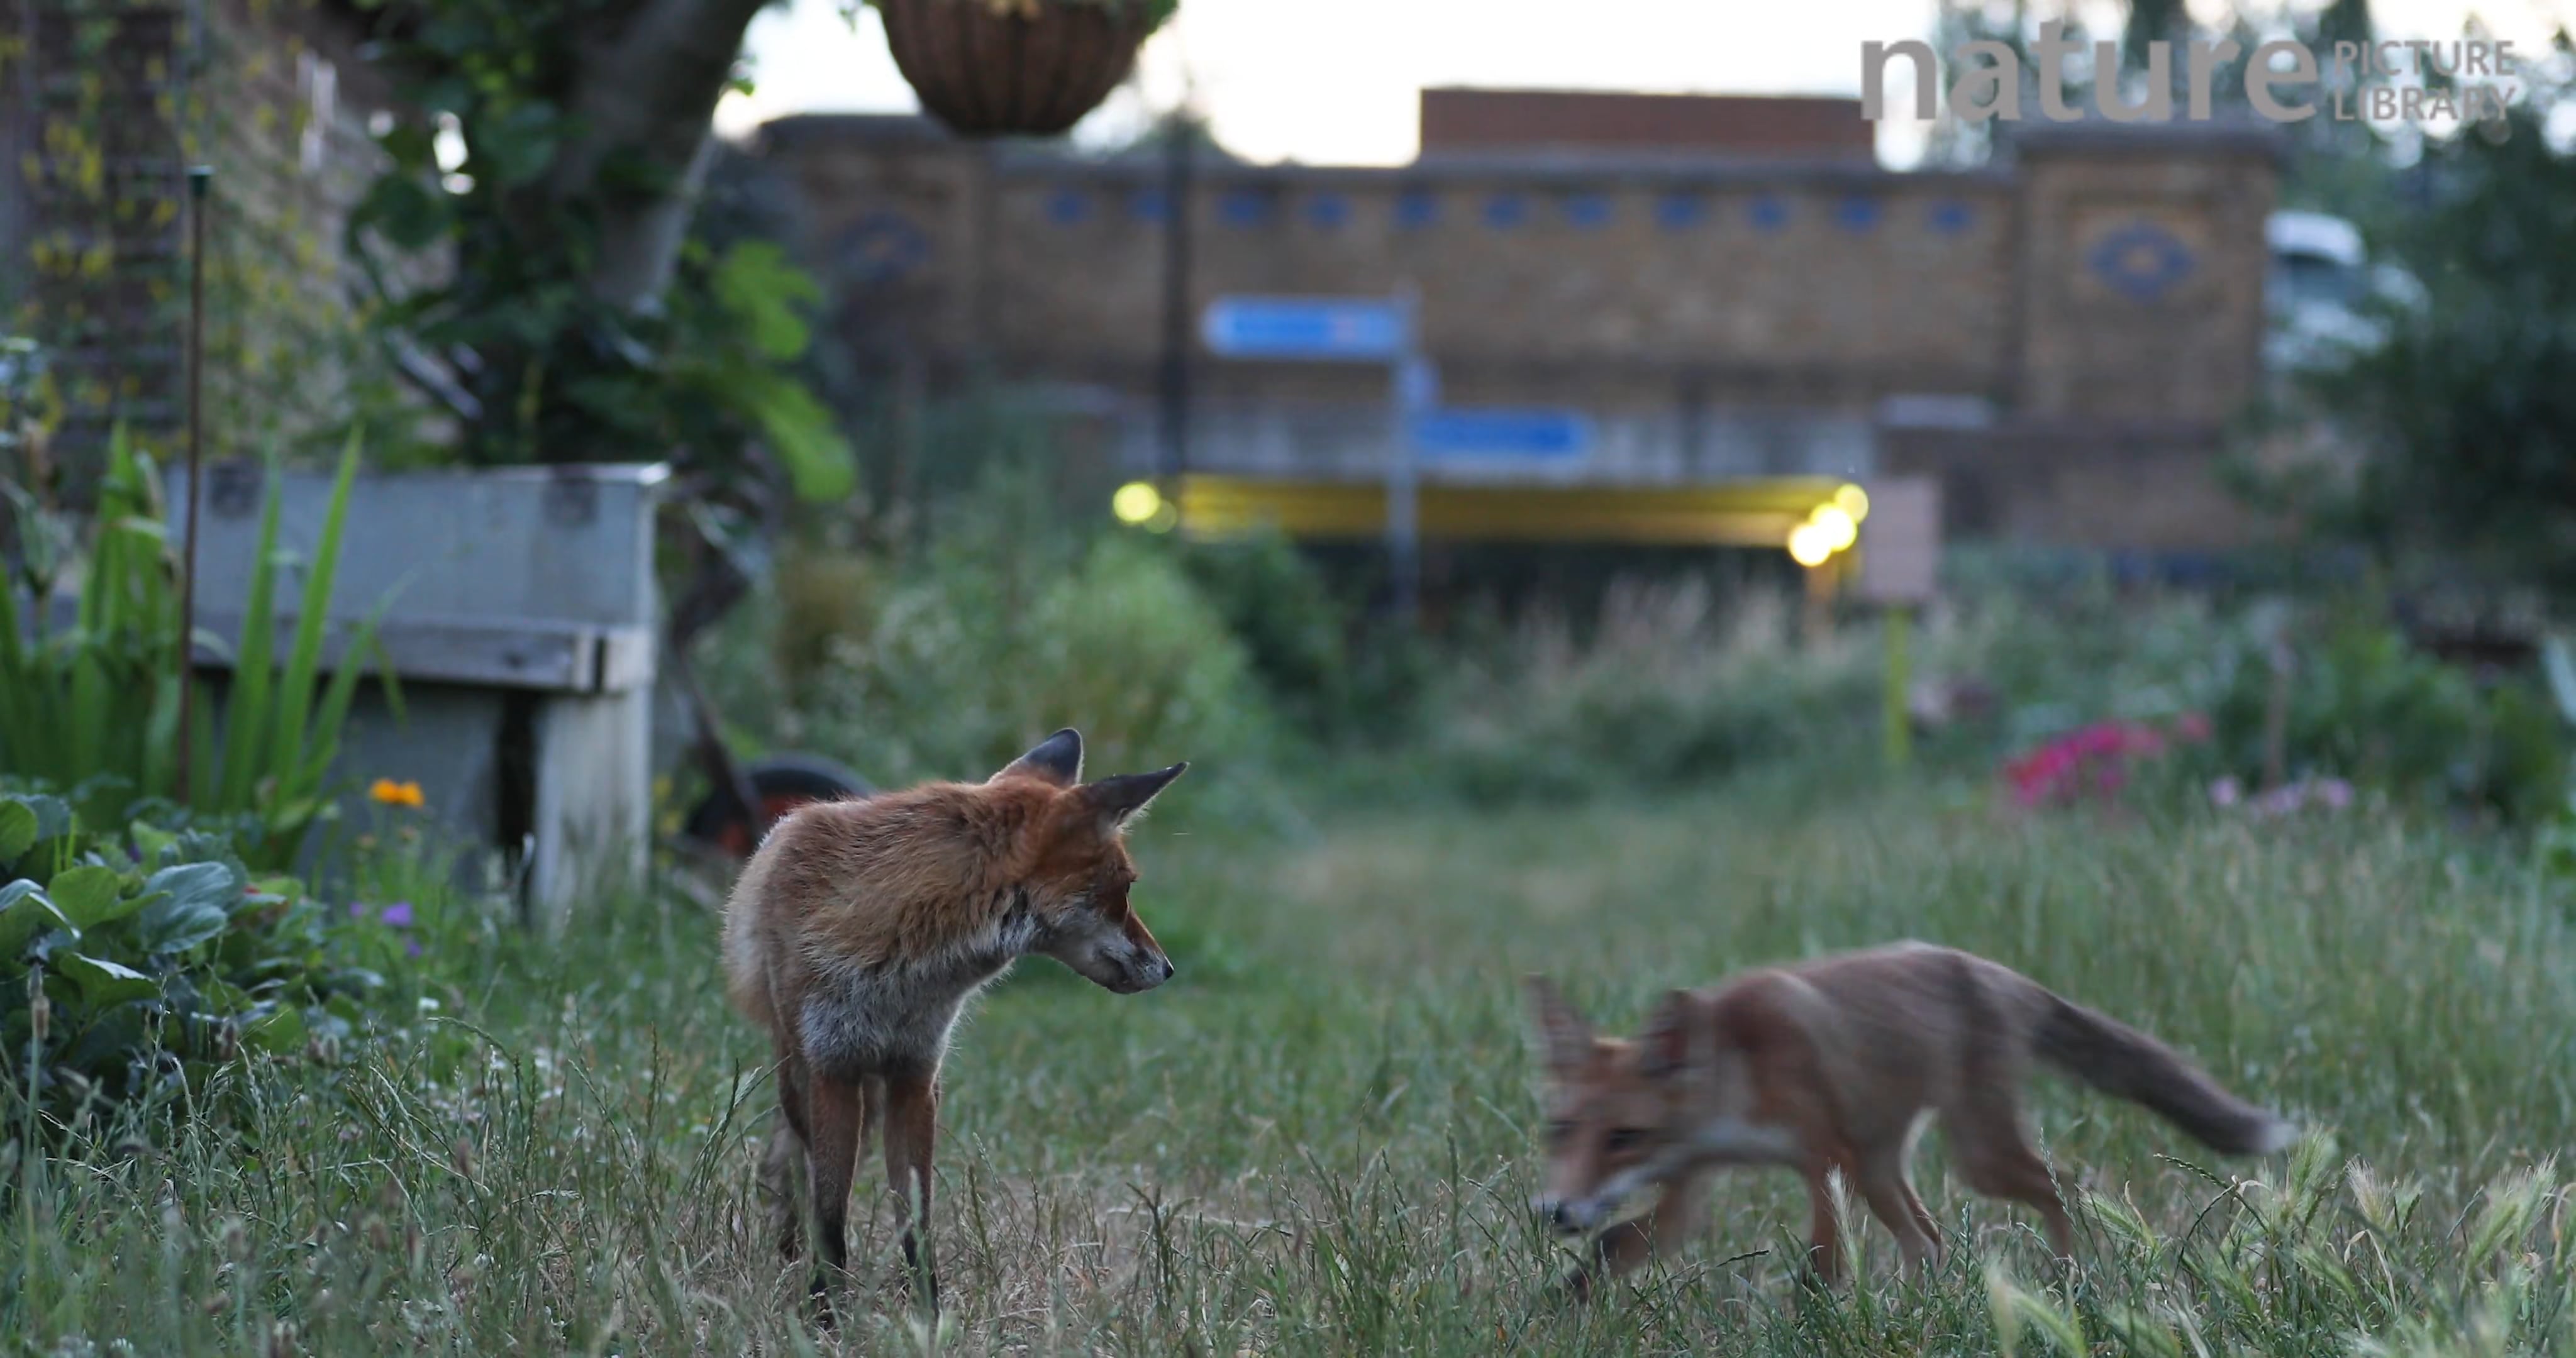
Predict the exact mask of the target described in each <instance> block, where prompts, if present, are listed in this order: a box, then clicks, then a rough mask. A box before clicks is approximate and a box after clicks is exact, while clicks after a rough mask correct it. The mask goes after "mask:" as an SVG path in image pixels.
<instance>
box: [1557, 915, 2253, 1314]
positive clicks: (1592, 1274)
mask: <svg viewBox="0 0 2576 1358" xmlns="http://www.w3.org/2000/svg"><path fill="white" fill-rule="evenodd" d="M1524 986H1525V989H1526V991H1527V996H1528V1000H1529V1003H1530V1007H1531V1010H1532V1017H1533V1019H1534V1020H1535V1024H1536V1036H1537V1044H1536V1045H1537V1048H1538V1053H1539V1056H1540V1059H1541V1061H1542V1063H1543V1064H1544V1066H1545V1067H1546V1072H1547V1086H1548V1090H1547V1102H1548V1107H1549V1114H1548V1116H1549V1130H1548V1151H1547V1153H1548V1160H1547V1171H1546V1183H1545V1186H1544V1191H1543V1192H1542V1193H1541V1195H1540V1197H1539V1199H1538V1202H1537V1203H1536V1204H1535V1205H1536V1206H1537V1208H1538V1210H1539V1211H1540V1213H1541V1215H1542V1216H1543V1217H1544V1218H1546V1220H1547V1222H1548V1224H1549V1225H1550V1226H1551V1227H1553V1228H1554V1229H1555V1230H1557V1231H1559V1232H1561V1233H1564V1234H1567V1235H1584V1234H1590V1233H1593V1232H1596V1231H1597V1232H1599V1234H1598V1236H1597V1237H1596V1238H1595V1240H1594V1241H1593V1244H1592V1247H1591V1248H1590V1249H1589V1250H1588V1251H1587V1257H1586V1259H1585V1261H1584V1263H1583V1264H1582V1265H1581V1266H1580V1267H1578V1268H1577V1269H1576V1270H1575V1271H1574V1272H1573V1273H1572V1274H1571V1275H1569V1276H1568V1278H1567V1279H1566V1285H1567V1286H1568V1287H1569V1288H1570V1289H1571V1290H1572V1292H1573V1293H1574V1295H1575V1296H1576V1297H1577V1298H1583V1297H1588V1296H1589V1295H1591V1293H1592V1292H1593V1290H1594V1289H1595V1288H1596V1287H1597V1286H1598V1285H1599V1283H1600V1281H1601V1280H1602V1279H1603V1278H1606V1277H1610V1276H1615V1275H1617V1274H1619V1273H1621V1272H1624V1271H1626V1270H1628V1269H1631V1268H1634V1267H1636V1266H1637V1265H1638V1264H1640V1263H1643V1262H1645V1260H1646V1259H1648V1258H1649V1257H1651V1256H1652V1255H1653V1254H1654V1253H1655V1252H1656V1251H1658V1250H1661V1249H1669V1248H1672V1247H1674V1246H1676V1245H1678V1244H1681V1243H1683V1242H1685V1241H1687V1239H1688V1238H1689V1237H1690V1236H1691V1235H1692V1234H1693V1233H1694V1232H1695V1231H1696V1230H1697V1228H1698V1222H1699V1220H1700V1216H1699V1214H1700V1212H1701V1211H1702V1206H1703V1205H1702V1203H1701V1202H1700V1201H1699V1200H1700V1198H1701V1197H1702V1196H1703V1194H1704V1190H1705V1187H1706V1183H1707V1177H1708V1175H1709V1173H1710V1172H1711V1171H1713V1170H1715V1169H1718V1168H1721V1167H1723V1166H1727V1165H1747V1164H1752V1165H1778V1166H1783V1167H1786V1168H1791V1169H1795V1170H1796V1171H1798V1173H1799V1174H1800V1175H1801V1176H1803V1177H1804V1178H1805V1180H1806V1183H1807V1192H1808V1196H1809V1198H1810V1205H1811V1209H1812V1210H1811V1235H1810V1248H1809V1253H1808V1265H1809V1267H1810V1268H1811V1269H1812V1270H1813V1271H1814V1274H1815V1275H1816V1276H1817V1277H1818V1278H1819V1279H1820V1280H1822V1281H1825V1282H1828V1283H1830V1282H1832V1281H1834V1280H1835V1277H1836V1275H1837V1273H1838V1272H1839V1265H1840V1262H1841V1251H1840V1250H1839V1249H1838V1247H1837V1245H1838V1242H1837V1239H1836V1227H1835V1215H1834V1209H1833V1202H1832V1198H1831V1195H1830V1194H1829V1192H1828V1190H1827V1182H1828V1178H1827V1176H1828V1175H1832V1174H1835V1173H1839V1174H1840V1175H1841V1176H1842V1177H1843V1179H1844V1180H1845V1181H1846V1182H1847V1183H1849V1184H1851V1185H1852V1186H1854V1187H1855V1188H1857V1189H1858V1190H1859V1192H1860V1195H1861V1199H1862V1201H1864V1202H1866V1203H1867V1204H1868V1205H1869V1209H1870V1212H1871V1214H1872V1215H1874V1216H1876V1217H1877V1218H1878V1219H1879V1220H1880V1221H1881V1222H1883V1223H1885V1224H1886V1226H1887V1228H1888V1230H1890V1231H1891V1232H1894V1233H1895V1236H1896V1242H1897V1246H1898V1248H1899V1250H1900V1252H1901V1253H1902V1254H1903V1256H1904V1262H1905V1268H1906V1271H1907V1272H1908V1273H1910V1274H1911V1273H1919V1272H1920V1271H1921V1270H1922V1268H1923V1267H1924V1266H1925V1265H1926V1264H1930V1265H1933V1266H1935V1267H1937V1266H1938V1265H1939V1263H1940V1260H1941V1256H1942V1253H1943V1249H1942V1243H1941V1233H1940V1228H1939V1224H1938V1223H1937V1222H1936V1221H1935V1220H1934V1219H1933V1217H1932V1214H1931V1213H1930V1212H1929V1211H1927V1210H1925V1208H1924V1206H1923V1200H1922V1199H1921V1198H1919V1197H1916V1196H1915V1193H1914V1185H1913V1183H1912V1179H1911V1172H1910V1169H1909V1161H1910V1160H1911V1159H1912V1158H1913V1149H1914V1142H1915V1137H1916V1136H1917V1134H1918V1133H1920V1131H1921V1130H1922V1128H1923V1125H1924V1123H1925V1122H1926V1121H1927V1120H1928V1119H1929V1117H1930V1116H1932V1115H1934V1114H1938V1115H1939V1117H1940V1119H1941V1123H1942V1127H1943V1130H1944V1134H1945V1137H1946V1139H1947V1141H1948V1143H1949V1147H1950V1154H1951V1156H1952V1158H1953V1160H1954V1161H1955V1163H1956V1164H1957V1166H1958V1168H1959V1171H1960V1174H1961V1176H1962V1177H1963V1178H1964V1179H1966V1181H1967V1183H1968V1185H1969V1186H1970V1187H1971V1188H1974V1189H1976V1190H1977V1191H1978V1192H1980V1193H1984V1194H1987V1195H1989V1196H1992V1197H2000V1198H2008V1199H2013V1200H2017V1201H2020V1202H2023V1203H2027V1204H2028V1205H2030V1206H2031V1207H2032V1208H2034V1209H2036V1210H2037V1211H2038V1212H2039V1215H2040V1218H2041V1220H2042V1222H2043V1224H2044V1225H2045V1226H2046V1228H2047V1232H2048V1240H2049V1244H2050V1246H2051V1247H2052V1248H2053V1249H2054V1250H2055V1251H2056V1252H2057V1253H2058V1254H2059V1255H2060V1256H2061V1257H2063V1256H2065V1255H2067V1254H2068V1253H2069V1252H2070V1250H2071V1248H2072V1246H2073V1243H2074V1241H2073V1238H2072V1232H2071V1230H2070V1228H2069V1225H2068V1222H2067V1218H2066V1208H2065V1205H2064V1204H2063V1202H2061V1201H2060V1199H2059V1197H2058V1192H2057V1186H2056V1184H2055V1183H2054V1182H2053V1180H2052V1178H2051V1175H2050V1173H2049V1169H2048V1166H2047V1165H2046V1163H2045V1162H2043V1161H2042V1160H2041V1159H2040V1158H2039V1155H2038V1154H2037V1153H2036V1152H2035V1151H2033V1150H2032V1149H2031V1145H2030V1142H2029V1140H2028V1138H2027V1136H2026V1135H2025V1133H2024V1130H2023V1125H2022V1114H2021V1086H2022V1084H2023V1082H2024V1081H2025V1079H2026V1078H2027V1077H2028V1074H2029V1071H2030V1067H2031V1065H2032V1063H2033V1062H2044V1063H2046V1064H2048V1065H2052V1066H2055V1067H2057V1068H2058V1069H2059V1070H2061V1071H2064V1072H2066V1073H2067V1074H2070V1075H2073V1076H2075V1077H2076V1078H2078V1079H2080V1080H2083V1081H2084V1082H2085V1083H2087V1084H2090V1085H2092V1086H2093V1087H2094V1088H2096V1089H2099V1090H2102V1091H2103V1092H2105V1093H2108V1094H2114V1095H2118V1096H2119V1097H2121V1098H2124V1099H2129V1100H2131V1101H2134V1102H2136V1103H2140V1104H2143V1105H2145V1106H2146V1107H2147V1108H2149V1109H2152V1110H2154V1111H2155V1112H2157V1113H2159V1114H2161V1115H2163V1116H2164V1117H2165V1118H2166V1119H2167V1120H2169V1121H2171V1122H2172V1123H2174V1125H2176V1126H2178V1127H2180V1128H2181V1129H2182V1130H2184V1131H2185V1132H2188V1133H2190V1134H2191V1135H2192V1136H2193V1137H2195V1138H2197V1139H2199V1140H2200V1141H2202V1142H2203V1143H2205V1144H2207V1145H2208V1146H2209V1147H2210V1148H2211V1149H2213V1150H2216V1151H2219V1152H2221V1153H2223V1154H2230V1155H2269V1154H2271V1153H2272V1152H2274V1151H2277V1150H2279V1149H2281V1148H2282V1147H2284V1146H2286V1145H2288V1144H2289V1142H2290V1141H2291V1140H2292V1138H2293V1137H2294V1136H2295V1135H2296V1129H2295V1128H2294V1127H2293V1126H2292V1125H2291V1124H2290V1123H2288V1122H2286V1121H2284V1120H2282V1119H2281V1118H2278V1117H2275V1116H2273V1115H2272V1114H2270V1113H2267V1112H2265V1111H2263V1110H2262V1109H2260V1108H2257V1107H2255V1106H2253V1105H2251V1104H2249V1103H2246V1102H2245V1101H2243V1100H2241V1099H2239V1098H2237V1097H2236V1096H2235V1095H2233V1094H2230V1093H2228V1092H2227V1091H2226V1090H2224V1089H2222V1088H2220V1087H2219V1086H2218V1084H2217V1083H2216V1082H2215V1081H2213V1080H2211V1079H2210V1078H2209V1077H2208V1076H2207V1075H2205V1074H2203V1073H2201V1072H2200V1071H2199V1070H2197V1069H2195V1068H2193V1067H2192V1066H2191V1065H2190V1064H2189V1063H2188V1062H2186V1061H2184V1060H2183V1058H2182V1057H2180V1056H2178V1055H2176V1054H2175V1053H2174V1052H2173V1051H2172V1050H2171V1049H2170V1048H2168V1047H2166V1046H2165V1045H2163V1044H2162V1043H2160V1042H2157V1041H2156V1040H2155V1039H2154V1038H2151V1037H2149V1036H2147V1035H2146V1034H2144V1033H2141V1032H2139V1031H2137V1030H2136V1029H2134V1028H2130V1027H2128V1026H2126V1025H2124V1024H2122V1023H2119V1022H2117V1021H2116V1020H2113V1019H2110V1018H2108V1017H2105V1016H2104V1015H2101V1014H2099V1013H2096V1012H2094V1011H2093V1010H2090V1009H2087V1008H2084V1007H2083V1006H2081V1005H2078V1004H2074V1003H2072V1002H2070V1001H2068V1000H2065V999H2061V998H2059V997H2058V996H2057V995H2055V994H2053V993H2051V992H2050V991H2048V990H2047V989H2045V988H2043V987H2042V986H2040V985H2039V983H2038V982H2036V981H2033V980H2031V979H2029V978H2028V977H2025V976H2023V975H2021V974H2020V973H2018V972H2015V971H2013V970H2011V969H2010V968H2007V967H2005V966H2003V965H2002V964H2000V963H1997V962H1991V961H1988V960H1986V959H1984V958H1981V957H1977V956H1974V955H1971V954H1969V953H1964V952H1960V951H1957V950H1955V949H1951V948H1940V947H1934V946H1932V945H1930V944H1924V943H1913V942H1908V943H1902V944H1897V945H1894V946H1890V947H1884V948H1875V949H1870V950H1867V951H1861V952H1850V953H1843V954H1839V955H1836V956H1830V957H1824V958H1819V959H1816V960H1814V961H1810V962H1806V963H1803V964H1799V965H1794V966H1783V967H1770V968H1764V969H1760V970H1756V971H1752V972H1748V973H1745V974H1744V975H1742V976H1740V977H1738V978H1736V979H1734V980H1732V981H1729V982H1728V983H1726V984H1724V985H1722V986H1719V987H1718V988H1716V989H1714V990H1711V991H1704V992H1694V991H1687V990H1675V991H1672V992H1671V993H1669V994H1668V995H1667V996H1665V998H1664V1001H1663V1003H1662V1004H1661V1005H1660V1006H1659V1007H1658V1008H1657V1010H1656V1011H1655V1013H1654V1016H1653V1017H1652V1018H1651V1019H1649V1020H1648V1022H1647V1024H1646V1028H1645V1031H1644V1033H1643V1034H1642V1035H1641V1036H1640V1037H1638V1038H1637V1039H1636V1040H1634V1041H1615V1040H1605V1039H1600V1038H1596V1037H1595V1036H1593V1033H1592V1029H1591V1027H1590V1025H1588V1024H1587V1023H1586V1022H1585V1021H1584V1020H1583V1018H1582V1017H1581V1016H1580V1015H1578V1014H1577V1013H1576V1012H1575V1011H1574V1009H1573V1008H1572V1006H1570V1005H1568V1004H1567V1003H1566V1001H1565V999H1564V997H1563V996H1562V995H1561V994H1559V993H1558V991H1557V989H1556V987H1555V986H1554V985H1553V984H1552V983H1550V982H1549V981H1548V980H1547V979H1546V978H1544V977H1539V976H1531V977H1528V978H1526V980H1525V982H1524ZM1647 1188H1657V1189H1660V1190H1661V1192H1660V1195H1659V1196H1658V1198H1657V1201H1656V1203H1655V1206H1654V1208H1653V1210H1652V1211H1650V1212H1648V1213H1647V1214H1646V1215H1644V1216H1643V1217H1640V1218H1638V1219H1635V1220H1631V1221H1625V1222H1621V1223H1618V1224H1616V1225H1611V1226H1609V1227H1608V1229H1606V1230H1604V1229H1602V1228H1603V1227H1604V1225H1605V1223H1607V1222H1608V1221H1609V1218H1610V1216H1611V1214H1612V1213H1613V1212H1615V1211H1617V1210H1618V1209H1619V1207H1620V1206H1621V1205H1622V1204H1624V1203H1625V1202H1626V1201H1627V1200H1628V1199H1629V1198H1630V1197H1632V1196H1634V1195H1635V1194H1636V1193H1638V1192H1639V1191H1640V1190H1643V1189H1647Z"/></svg>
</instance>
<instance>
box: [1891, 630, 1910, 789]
mask: <svg viewBox="0 0 2576 1358" xmlns="http://www.w3.org/2000/svg"><path fill="white" fill-rule="evenodd" d="M1913 626H1914V615H1913V614H1912V613H1911V612H1909V611H1907V609H1906V607H1905V605H1903V604H1898V605H1896V606H1895V607H1893V608H1890V609H1888V610H1887V695H1886V697H1887V707H1886V718H1887V766H1888V767H1889V768H1890V769H1902V768H1904V767H1905V766H1906V765H1907V764H1908V763H1911V762H1912V761H1913V757H1914V731H1913V728H1912V726H1911V725H1910V724H1909V722H1908V721H1907V719H1906V710H1905V691H1906V689H1907V688H1908V687H1910V686H1911V684H1912V679H1911V677H1910V673H1909V672H1910V670H1911V668H1912V657H1911V656H1910V655H1909V654H1908V653H1907V645H1906V644H1907V642H1908V641H1909V640H1910V637H1911V633H1912V631H1913Z"/></svg>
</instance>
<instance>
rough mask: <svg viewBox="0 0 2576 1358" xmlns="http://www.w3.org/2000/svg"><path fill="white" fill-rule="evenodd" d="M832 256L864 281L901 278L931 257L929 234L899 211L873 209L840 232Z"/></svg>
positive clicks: (850, 273)
mask: <svg viewBox="0 0 2576 1358" xmlns="http://www.w3.org/2000/svg"><path fill="white" fill-rule="evenodd" d="M832 253H833V258H834V260H835V261H836V263H837V264H838V266H839V268H840V271H841V272H842V273H843V274H845V275H847V276H848V277H850V278H853V279H856V280H857V281H859V282H862V283H882V282H886V281H888V280H890V279H895V278H900V277H902V276H903V275H905V274H908V273H910V272H912V271H913V270H914V269H916V268H919V267H920V266H921V264H922V261H924V260H927V259H928V258H930V237H929V236H927V235H925V234H923V232H922V230H921V228H920V227H917V226H915V225H913V224H912V221H911V219H910V218H907V217H905V216H904V215H903V214H902V213H899V212H871V213H869V214H868V215H866V216H864V217H861V218H860V219H859V220H858V221H857V223H856V224H854V225H852V226H851V227H850V229H849V230H847V231H845V232H842V233H841V239H840V242H839V244H838V246H837V247H836V248H835V249H834V250H833V252H832Z"/></svg>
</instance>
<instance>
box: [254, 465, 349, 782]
mask: <svg viewBox="0 0 2576 1358" xmlns="http://www.w3.org/2000/svg"><path fill="white" fill-rule="evenodd" d="M357 474H358V436H357V435H356V434H354V433H353V434H351V435H350V436H349V442H348V446H347V447H346V448H345V449H343V450H342V451H341V453H340V474H339V476H338V477H337V478H336V479H334V480H333V481H332V483H331V504H330V507H329V509H327V510H326V511H324V513H323V516H322V540H321V541H320V542H319V543H317V544H316V545H315V547H314V549H313V560H312V562H311V565H310V568H309V569H308V570H307V572H306V573H305V577H304V611H303V613H302V615H301V616H299V617H297V618H296V620H295V641H294V648H293V650H292V652H291V653H290V654H289V655H288V657H287V662H286V677H285V680H284V681H283V682H282V683H280V684H279V685H278V688H277V711H276V714H275V716H274V718H273V719H272V721H271V730H270V746H269V758H268V768H269V770H270V772H271V773H272V774H273V775H274V776H275V777H276V778H277V779H278V780H279V784H280V786H279V787H278V791H277V795H278V798H279V800H280V801H281V802H292V801H299V800H302V799H303V798H305V797H306V796H308V795H310V794H311V793H312V791H313V788H312V787H310V786H307V779H308V778H312V779H314V780H315V781H317V782H318V775H317V774H315V773H314V772H313V770H315V769H318V768H319V767H321V766H322V765H323V764H327V763H328V762H329V761H328V760H327V759H324V760H322V761H319V763H316V762H314V761H311V760H309V759H308V758H307V750H306V745H307V742H308V741H309V740H311V739H312V738H313V735H314V733H311V732H308V731H307V730H306V729H305V724H304V723H305V718H306V717H307V716H308V715H310V714H311V711H312V705H313V683H314V677H315V675H316V674H317V673H318V672H319V670H320V668H321V664H322V643H323V640H324V639H325V637H326V636H327V635H328V633H329V631H330V612H331V580H332V576H333V575H334V574H335V573H336V572H337V570H338V567H339V564H340V532H341V528H342V526H343V525H344V524H346V522H347V521H348V517H349V487H350V485H351V483H352V482H353V481H354V480H355V479H356V478H357ZM356 662H357V655H356V654H355V653H354V652H353V653H352V654H350V655H349V656H347V657H345V658H344V660H343V663H342V665H341V669H342V671H343V672H344V673H355V672H356V670H357V664H356ZM323 738H324V739H328V740H330V741H331V743H333V744H335V745H336V744H337V728H336V727H334V728H332V732H331V734H329V735H327V736H325V737H323ZM290 779H291V780H292V786H289V785H288V782H289V780H290Z"/></svg>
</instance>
